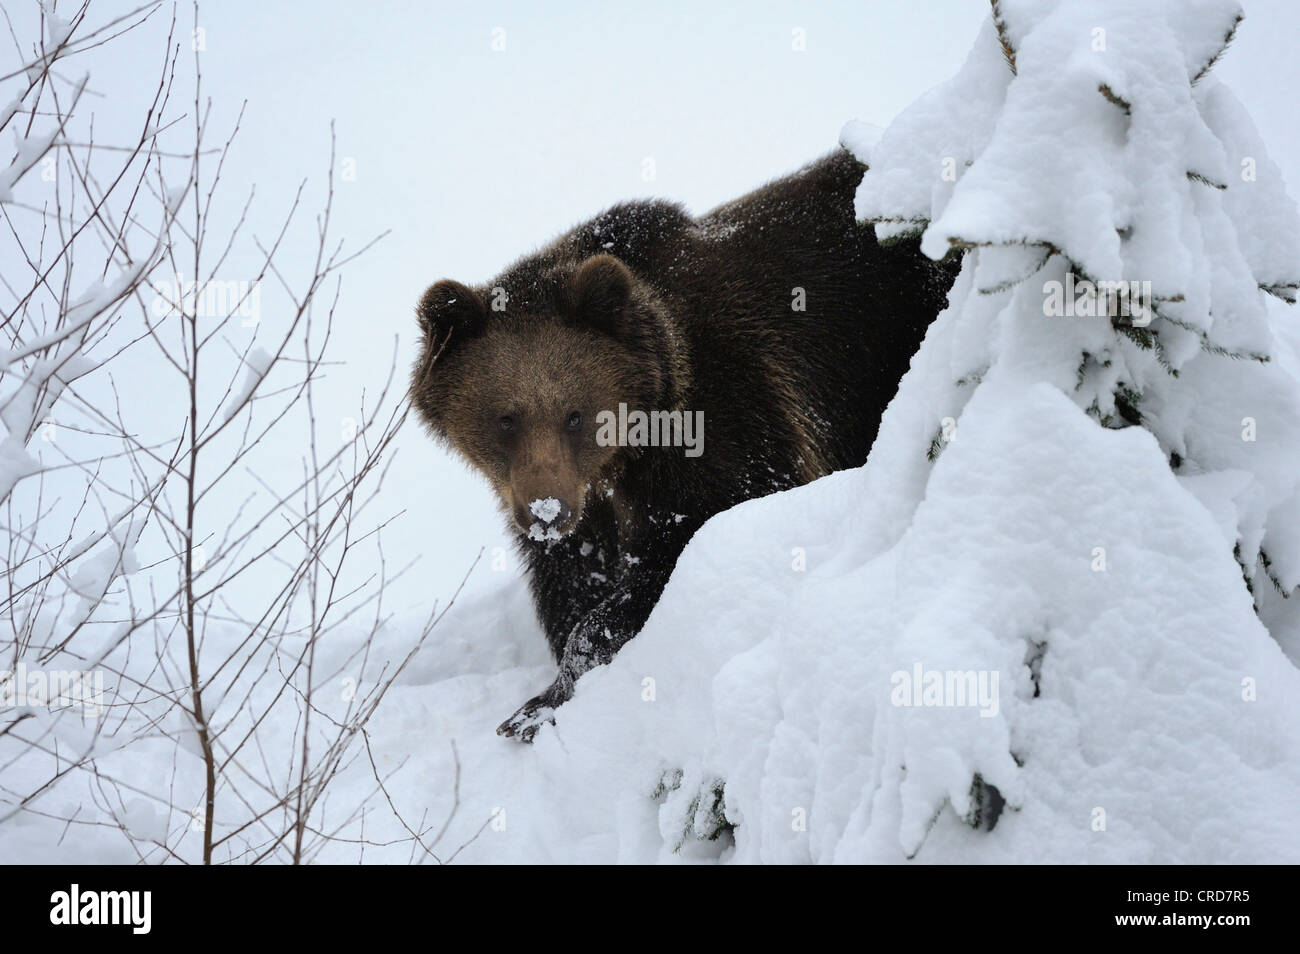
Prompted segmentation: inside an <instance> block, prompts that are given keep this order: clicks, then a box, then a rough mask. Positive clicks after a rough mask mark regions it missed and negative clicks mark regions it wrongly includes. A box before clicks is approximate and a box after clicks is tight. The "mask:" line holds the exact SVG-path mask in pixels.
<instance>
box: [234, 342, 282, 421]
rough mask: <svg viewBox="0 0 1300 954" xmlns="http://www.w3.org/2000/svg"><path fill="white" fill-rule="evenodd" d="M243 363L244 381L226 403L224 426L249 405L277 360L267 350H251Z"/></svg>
mask: <svg viewBox="0 0 1300 954" xmlns="http://www.w3.org/2000/svg"><path fill="white" fill-rule="evenodd" d="M243 362H244V380H243V382H242V383H241V384H240V386H239V387H238V388H235V389H234V390H233V391H232V392H231V394H230V398H229V400H227V401H226V406H225V408H224V409H223V410H222V412H221V423H222V424H225V423H227V422H229V421H230V419H231V418H233V417H234V416H235V415H236V414H238V413H239V412H240V411H242V410H243V409H244V408H245V407H246V406H247V405H248V403H249V401H250V400H251V399H252V397H253V394H254V392H255V391H256V390H257V387H258V385H259V384H261V383H262V379H263V378H265V377H266V376H267V374H269V373H270V371H271V367H272V366H273V365H274V364H275V359H274V358H273V356H272V355H271V354H270V353H269V352H268V351H267V350H266V349H265V348H251V349H249V351H248V353H247V354H245V355H244V357H243Z"/></svg>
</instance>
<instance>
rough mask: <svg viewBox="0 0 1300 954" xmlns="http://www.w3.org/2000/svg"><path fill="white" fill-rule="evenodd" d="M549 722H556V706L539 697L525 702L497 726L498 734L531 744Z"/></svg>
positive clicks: (551, 723)
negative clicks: (539, 730)
mask: <svg viewBox="0 0 1300 954" xmlns="http://www.w3.org/2000/svg"><path fill="white" fill-rule="evenodd" d="M547 724H550V725H554V724H555V708H554V707H553V706H551V705H549V704H548V703H547V702H545V701H544V700H543V699H541V698H540V697H539V698H536V699H530V700H528V701H527V702H525V703H524V704H523V705H522V706H520V707H519V710H518V711H517V712H516V713H515V714H514V715H512V716H511V717H510V718H509V719H506V721H505V722H502V723H501V724H500V725H499V726H497V735H501V736H505V737H506V738H508V739H518V740H519V741H520V742H523V743H525V744H529V743H531V742H532V741H533V736H535V735H536V734H537V730H538V729H540V728H541V727H542V726H544V725H547Z"/></svg>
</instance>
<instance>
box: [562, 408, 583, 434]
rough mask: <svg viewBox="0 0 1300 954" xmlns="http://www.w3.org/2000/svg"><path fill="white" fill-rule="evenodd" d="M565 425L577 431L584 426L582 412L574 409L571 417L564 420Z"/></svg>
mask: <svg viewBox="0 0 1300 954" xmlns="http://www.w3.org/2000/svg"><path fill="white" fill-rule="evenodd" d="M564 426H565V427H567V428H568V429H569V430H571V431H576V430H577V429H578V428H580V427H582V412H581V411H574V412H573V413H572V414H570V415H569V419H568V420H567V421H565V422H564Z"/></svg>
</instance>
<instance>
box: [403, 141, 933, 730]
mask: <svg viewBox="0 0 1300 954" xmlns="http://www.w3.org/2000/svg"><path fill="white" fill-rule="evenodd" d="M864 169H865V167H864V166H862V165H861V164H860V163H858V162H857V161H856V160H855V159H853V157H852V156H850V155H849V154H848V153H847V152H845V151H843V150H840V151H837V152H835V153H833V154H831V155H829V156H826V157H824V158H822V159H820V160H818V161H816V162H814V163H812V164H810V165H808V166H806V167H804V168H803V169H801V170H800V171H798V172H796V173H794V174H792V175H789V176H787V177H785V178H782V179H778V180H775V181H773V182H771V183H769V184H767V185H765V186H763V187H761V188H759V189H757V190H755V191H753V192H750V193H749V194H747V195H745V196H742V197H741V198H739V199H736V200H734V201H732V202H729V203H727V204H725V205H722V206H720V207H718V208H716V209H714V210H713V211H711V212H709V213H707V214H706V215H703V216H701V217H699V218H692V217H691V216H689V215H688V214H687V213H686V212H685V211H684V210H683V209H682V207H681V206H679V205H676V204H673V203H670V202H664V201H636V202H627V203H623V204H620V205H616V206H614V207H613V208H611V209H609V210H608V211H606V212H604V213H602V214H600V215H598V216H596V217H595V218H594V219H592V220H590V221H589V222H585V223H583V224H581V225H579V226H577V227H576V228H574V229H572V230H571V231H569V232H568V233H566V234H564V235H562V236H561V237H560V238H558V239H556V240H555V241H554V242H553V243H551V244H550V245H549V246H547V247H545V248H543V249H542V250H541V251H539V252H537V253H535V254H532V255H529V256H527V257H525V258H523V259H522V260H520V261H518V262H516V263H515V264H514V265H512V266H511V267H510V268H508V269H507V270H506V271H504V272H503V273H502V274H501V275H499V276H498V277H497V278H495V279H493V280H492V281H490V282H487V283H486V284H484V285H480V286H476V287H473V288H471V287H467V286H465V285H462V284H460V283H458V282H452V281H447V280H444V281H440V282H438V283H436V284H435V285H433V286H432V287H430V288H429V289H428V290H427V291H426V292H425V293H424V295H423V296H422V298H421V299H420V302H419V304H418V306H417V318H418V322H419V326H420V330H421V335H422V338H421V352H420V357H419V359H418V360H417V362H416V364H415V367H414V369H413V373H412V380H411V399H412V403H413V405H414V407H415V408H416V410H417V413H418V415H419V416H420V418H421V419H422V420H423V421H424V423H425V424H426V426H427V427H428V429H429V430H430V432H431V433H432V434H433V435H434V437H435V438H437V439H439V440H440V441H442V442H443V443H445V444H446V445H448V446H449V447H450V448H451V449H453V450H455V451H456V452H457V453H459V454H460V455H461V456H462V457H464V458H465V459H466V460H467V461H468V462H469V463H470V464H471V465H472V466H474V467H475V468H476V469H477V470H479V471H480V472H481V473H483V474H484V476H486V478H487V479H488V480H489V481H490V482H491V483H492V485H493V487H494V489H495V490H496V492H497V494H498V497H499V498H500V501H501V505H502V509H503V510H504V511H505V512H506V514H507V515H508V516H509V517H510V518H511V519H512V520H513V521H514V524H515V528H516V530H517V535H518V546H519V548H520V550H521V551H522V555H523V557H524V559H525V561H526V565H527V570H528V576H529V580H530V586H531V589H532V594H533V599H534V604H535V606H536V609H537V615H538V617H539V618H540V621H541V624H542V627H543V628H544V630H545V632H546V637H547V640H548V642H549V644H550V648H551V651H552V653H553V654H554V656H555V659H556V661H557V663H558V664H559V673H558V675H557V677H556V679H555V681H554V682H553V683H552V685H551V686H550V687H548V688H547V689H546V690H545V691H543V692H542V693H541V694H539V695H538V696H536V697H534V698H533V699H531V700H529V701H528V702H527V703H525V704H524V706H522V707H521V708H520V709H519V710H518V711H517V712H516V713H515V715H513V716H512V717H511V718H510V719H507V720H506V721H505V722H504V723H503V724H502V725H501V727H500V728H499V729H498V731H499V732H501V733H502V734H503V735H509V736H515V737H517V738H520V739H522V740H524V741H530V740H531V739H532V737H533V734H534V733H535V732H536V731H537V729H538V727H539V726H540V725H542V724H544V723H545V722H547V721H552V719H553V712H554V709H555V708H556V707H558V706H559V705H561V704H562V703H563V702H565V701H566V700H567V699H568V698H569V697H570V696H571V695H572V692H573V686H574V683H575V681H576V680H577V679H578V677H579V676H581V675H582V674H583V673H584V672H586V671H588V670H589V669H591V668H592V667H593V666H596V665H601V664H603V663H606V662H608V661H609V660H610V659H611V658H613V656H614V654H615V653H616V652H617V651H618V649H619V647H621V646H622V645H623V644H624V643H626V642H627V641H628V640H629V639H631V638H632V637H633V636H634V635H636V633H637V632H638V631H639V630H640V629H641V627H642V625H643V624H644V623H645V621H646V618H647V617H648V616H649V615H650V611H651V610H652V609H653V608H654V605H655V603H656V601H657V600H658V599H659V596H660V594H661V593H662V591H663V588H664V585H665V584H666V583H667V582H668V578H669V576H670V575H671V574H672V571H673V567H674V566H675V565H676V562H677V558H678V556H679V555H680V553H681V552H682V549H683V548H684V547H685V546H686V544H687V542H688V541H689V540H690V538H691V536H692V535H693V534H694V533H695V532H696V531H697V530H698V529H699V528H700V527H701V526H702V525H703V524H704V522H705V521H706V520H708V519H709V518H710V517H711V516H713V515H714V514H716V513H719V512H721V511H723V510H726V509H728V508H729V507H732V506H734V505H735V504H737V503H740V502H741V501H743V500H747V499H750V498H753V497H759V496H762V495H765V494H770V493H773V492H775V491H779V490H786V489H788V488H791V487H795V486H798V485H800V484H805V483H808V482H809V481H811V480H815V479H817V478H818V477H821V476H824V475H825V474H829V473H831V472H832V471H835V470H841V469H844V468H849V467H857V466H859V465H861V464H862V463H864V462H865V461H866V459H867V453H868V451H869V450H870V449H871V445H872V442H873V441H874V439H875V436H876V430H877V427H878V426H879V422H880V417H881V414H882V413H883V412H884V410H885V407H886V405H887V404H888V403H889V401H890V400H891V399H892V398H893V396H894V393H895V391H896V389H897V386H898V382H899V379H900V378H901V377H902V375H903V373H904V372H905V371H906V370H907V367H908V364H909V362H910V360H911V358H912V356H913V354H915V352H916V350H917V348H918V347H919V345H920V342H921V339H922V338H923V336H924V334H925V331H926V328H927V326H928V325H929V324H930V322H931V321H932V320H933V319H934V317H935V315H936V314H937V313H938V312H939V311H940V310H941V309H942V308H943V307H944V305H945V302H946V295H947V291H948V288H949V286H950V285H951V284H952V280H953V278H954V277H955V275H956V270H957V267H958V262H957V261H956V258H957V256H956V255H955V254H954V255H950V256H949V257H948V258H947V259H945V260H944V261H943V262H933V261H931V260H930V259H928V258H926V257H925V256H923V255H922V254H921V252H920V250H919V247H918V242H917V241H916V240H915V239H911V240H905V241H902V242H899V243H896V244H891V245H888V246H883V245H880V244H878V243H877V242H876V240H875V237H874V232H873V229H872V228H871V227H870V226H864V225H860V224H859V223H857V222H856V221H855V219H854V214H853V196H854V192H855V191H856V188H857V185H858V182H859V181H860V179H861V177H862V173H863V171H864ZM620 405H623V406H625V409H626V410H627V411H629V412H631V411H638V410H639V411H643V412H647V413H649V412H655V411H659V412H664V411H666V412H674V411H675V412H680V414H683V415H689V416H690V419H691V420H699V414H700V413H702V414H703V418H702V422H703V427H702V434H703V443H702V447H695V448H694V449H693V451H692V448H690V447H683V446H616V445H615V446H609V445H610V444H611V442H610V441H609V440H608V436H609V431H608V430H606V431H605V432H604V434H605V438H606V439H604V440H598V437H599V436H600V435H601V433H602V432H601V430H600V427H601V423H602V422H604V423H606V424H607V423H608V422H609V419H610V418H609V415H611V414H614V413H616V412H617V411H618V410H619V408H620ZM664 420H667V418H664ZM683 420H685V418H683ZM629 433H630V432H629ZM640 443H641V444H644V441H642V442H640ZM701 451H702V452H701Z"/></svg>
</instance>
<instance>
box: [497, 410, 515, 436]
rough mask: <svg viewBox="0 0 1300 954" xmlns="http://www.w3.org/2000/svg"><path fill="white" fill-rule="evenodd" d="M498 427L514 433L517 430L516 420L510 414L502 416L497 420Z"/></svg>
mask: <svg viewBox="0 0 1300 954" xmlns="http://www.w3.org/2000/svg"><path fill="white" fill-rule="evenodd" d="M497 427H499V428H501V430H503V431H505V432H507V433H509V432H510V431H513V430H514V429H515V419H514V418H513V417H511V416H510V415H509V414H502V415H501V416H500V417H499V418H497Z"/></svg>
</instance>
